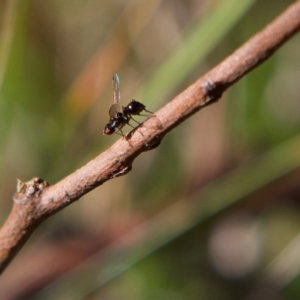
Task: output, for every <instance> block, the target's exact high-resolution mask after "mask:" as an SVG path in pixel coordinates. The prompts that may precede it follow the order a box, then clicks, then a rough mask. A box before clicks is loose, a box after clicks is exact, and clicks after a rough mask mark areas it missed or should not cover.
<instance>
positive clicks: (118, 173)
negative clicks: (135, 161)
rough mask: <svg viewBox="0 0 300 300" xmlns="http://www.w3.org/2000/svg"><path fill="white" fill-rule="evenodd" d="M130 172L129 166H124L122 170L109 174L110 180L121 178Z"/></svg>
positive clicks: (130, 167)
mask: <svg viewBox="0 0 300 300" xmlns="http://www.w3.org/2000/svg"><path fill="white" fill-rule="evenodd" d="M131 170H132V166H131V165H128V166H125V167H123V169H121V170H117V171H115V172H113V173H112V174H111V178H116V177H119V176H123V175H125V174H127V173H128V172H130V171H131Z"/></svg>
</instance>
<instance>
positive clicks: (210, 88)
mask: <svg viewBox="0 0 300 300" xmlns="http://www.w3.org/2000/svg"><path fill="white" fill-rule="evenodd" d="M201 89H202V91H203V94H204V96H205V101H204V103H203V104H202V106H204V105H208V104H212V103H214V102H216V101H217V100H219V99H220V98H221V96H222V94H223V92H224V85H221V84H217V83H215V82H213V81H212V80H211V79H210V78H208V79H205V80H204V82H203V84H202V85H201Z"/></svg>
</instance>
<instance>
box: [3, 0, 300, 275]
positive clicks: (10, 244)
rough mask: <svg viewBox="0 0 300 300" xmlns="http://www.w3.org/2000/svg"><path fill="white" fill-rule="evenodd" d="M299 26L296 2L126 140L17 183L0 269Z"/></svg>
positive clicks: (120, 173) (4, 233)
mask: <svg viewBox="0 0 300 300" xmlns="http://www.w3.org/2000/svg"><path fill="white" fill-rule="evenodd" d="M299 28H300V1H297V2H295V3H294V4H293V5H291V6H290V7H289V8H287V9H286V10H285V11H284V12H283V13H282V14H281V15H280V16H279V17H277V18H276V19H275V20H274V21H273V22H272V23H270V24H269V25H268V26H267V27H266V28H265V29H263V30H262V31H261V32H259V33H258V34H256V35H255V36H254V37H252V38H251V39H250V40H248V41H247V42H246V43H245V44H244V45H243V46H242V47H240V48H239V49H238V50H237V51H235V52H234V53H233V54H232V55H230V56H229V57H228V58H226V59H225V60H224V61H223V62H221V63H220V64H219V65H218V66H216V67H215V68H214V69H212V70H211V71H209V72H208V73H207V74H205V75H204V76H203V77H201V78H200V79H199V80H197V81H196V82H195V83H194V84H193V85H191V86H190V87H188V88H187V89H186V90H185V91H184V92H182V93H181V94H180V95H178V96H177V97H176V98H175V99H173V100H172V101H171V102H169V103H168V104H167V105H165V106H164V107H163V108H162V109H160V110H159V111H157V112H156V113H155V114H154V115H153V116H151V117H150V118H149V119H148V120H146V121H145V122H144V123H143V124H142V125H141V126H139V127H138V129H137V130H133V131H132V132H131V133H130V134H129V135H128V136H127V138H126V139H125V138H121V139H120V140H118V141H117V142H116V143H115V144H114V145H112V146H111V147H110V148H109V149H107V150H106V151H105V152H103V153H101V154H100V155H99V156H98V157H96V158H95V159H94V160H92V161H90V162H89V163H88V164H86V165H85V166H83V167H82V168H80V169H78V170H77V171H75V172H74V173H72V174H70V175H69V176H67V177H65V178H64V179H62V180H61V181H60V182H58V183H56V184H55V185H52V186H49V185H48V183H47V182H45V181H43V180H41V179H39V178H34V179H32V180H31V181H29V182H27V183H22V182H19V184H18V188H17V192H16V193H15V195H14V197H13V200H14V204H13V208H12V211H11V213H10V215H9V217H8V219H7V220H6V222H5V223H4V225H3V226H2V228H1V230H0V272H3V270H4V269H5V268H6V267H7V265H8V264H9V262H10V261H11V260H12V259H13V257H14V256H15V255H16V254H17V253H18V251H19V250H20V249H21V248H22V246H23V245H24V243H25V242H26V241H27V240H28V238H29V237H30V235H31V234H32V233H33V231H34V230H35V228H36V227H38V225H39V224H40V223H41V222H43V221H44V220H45V219H47V218H48V217H49V216H51V215H53V214H55V213H56V212H58V211H59V210H61V209H63V208H64V207H66V206H68V205H70V204H71V203H73V202H74V201H76V200H78V199H79V198H80V197H81V196H83V195H84V194H86V193H88V192H89V191H90V190H92V189H94V188H96V187H97V186H99V185H101V184H103V183H104V182H105V181H107V180H109V179H112V178H115V177H117V176H121V175H124V174H126V173H128V172H129V171H130V170H131V165H132V162H133V160H134V159H135V158H136V157H137V156H138V155H140V154H141V153H142V152H144V151H148V150H151V149H154V148H155V147H156V146H158V145H159V143H160V141H161V140H162V138H163V137H164V136H165V134H167V133H168V132H169V131H170V130H172V128H174V127H175V126H177V125H179V124H180V123H181V122H183V121H184V120H185V119H186V118H188V117H189V116H191V115H193V114H195V113H196V112H197V111H199V110H200V109H201V108H202V107H204V106H206V105H208V104H210V103H212V102H214V101H216V100H218V99H219V98H220V97H221V95H222V93H223V92H224V91H225V90H226V89H227V88H228V87H229V86H231V85H232V84H233V83H234V82H236V81H237V80H239V79H240V78H241V77H242V76H244V75H245V74H246V73H247V72H249V71H250V70H252V69H253V68H254V67H257V66H258V65H259V64H260V63H262V62H263V61H264V60H266V59H267V58H268V57H270V55H271V54H272V53H274V52H275V51H276V50H277V49H278V47H279V46H280V45H282V44H283V43H284V42H285V41H286V40H287V39H288V38H289V37H291V36H292V35H293V34H294V33H295V32H296V31H297V30H298V29H299Z"/></svg>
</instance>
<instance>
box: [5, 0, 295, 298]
mask: <svg viewBox="0 0 300 300" xmlns="http://www.w3.org/2000/svg"><path fill="white" fill-rule="evenodd" d="M291 3H293V1H288V0H265V1H255V0H244V1H239V0H222V1H221V0H214V1H212V0H210V1H208V0H184V1H182V0H152V1H146V0H131V1H128V0H127V1H122V0H101V1H100V0H72V1H71V0H63V1H61V0H52V1H42V0H22V1H17V0H7V1H1V2H0V21H1V22H0V26H1V28H0V154H1V155H0V164H1V168H0V176H1V180H0V186H1V188H0V199H1V200H0V201H1V210H0V218H1V222H2V223H3V222H4V221H5V219H6V218H7V216H8V214H9V212H10V209H11V207H12V200H11V198H12V195H13V193H14V192H15V186H16V179H17V178H20V179H21V180H23V181H27V180H29V179H31V178H32V177H36V176H39V177H42V178H43V179H46V180H47V181H49V182H50V183H52V184H54V183H56V182H57V181H59V180H60V179H62V178H63V177H64V176H66V175H68V174H69V173H71V172H73V171H75V170H76V169H77V168H79V167H81V166H82V165H84V164H86V163H87V162H88V161H89V160H91V159H93V158H94V157H95V156H97V155H98V154H99V153H101V152H102V151H104V150H105V149H107V148H108V147H109V146H110V145H112V144H113V143H114V141H116V140H117V139H118V138H120V137H119V136H117V135H114V136H103V135H102V130H103V127H104V125H105V124H106V123H107V122H108V110H109V107H110V105H111V104H112V88H111V78H112V74H113V72H117V73H118V74H119V76H120V79H121V95H122V103H123V105H125V104H127V103H128V102H129V101H130V100H131V99H132V98H134V99H136V100H138V101H141V102H143V103H144V104H145V105H146V107H147V108H148V109H149V110H151V111H155V110H156V109H158V108H160V107H162V106H163V105H164V104H165V103H167V102H168V101H170V100H171V99H172V98H173V97H174V96H175V95H177V94H178V93H180V92H181V91H182V90H184V89H185V88H186V87H188V86H189V85H190V84H191V83H193V82H194V81H195V80H196V79H197V78H199V77H200V76H201V75H203V74H204V73H205V72H206V71H208V70H209V69H210V68H212V67H214V66H215V65H216V64H217V63H218V62H220V61H221V60H222V59H224V58H225V57H226V56H227V55H229V54H230V53H232V52H233V51H234V50H235V49H236V48H237V47H239V46H240V45H241V44H243V43H244V42H245V41H246V40H247V39H248V38H249V37H251V36H252V35H253V34H255V33H256V32H258V31H259V30H261V29H262V28H263V27H264V26H266V25H267V24H268V23H269V22H270V21H271V20H272V19H274V18H275V17H276V16H277V15H278V14H279V13H280V12H282V11H283V10H284V9H285V8H286V7H287V6H288V5H290V4H291ZM299 49H300V36H299V35H296V36H294V37H293V38H292V39H291V40H289V41H288V42H287V43H286V44H285V45H284V46H283V47H282V48H281V49H279V50H278V51H277V52H276V53H275V55H273V57H272V58H271V59H269V60H268V61H267V62H265V63H264V64H263V65H261V66H260V67H259V68H257V69H256V70H254V71H252V72H251V73H250V74H248V75H247V76H246V77H245V78H243V79H242V80H240V81H239V82H238V83H237V84H235V85H234V86H233V87H231V88H230V89H229V90H228V91H227V92H226V93H225V94H224V95H223V97H222V99H221V100H220V101H219V102H218V103H215V104H213V105H211V106H209V107H207V108H204V109H203V110H201V111H200V112H199V113H197V114H196V115H194V116H193V117H191V118H190V119H189V120H187V121H186V122H184V124H181V125H180V126H179V127H178V128H176V129H174V130H173V131H172V132H171V133H169V134H168V136H166V138H165V139H164V140H163V142H162V144H161V145H160V147H158V148H157V149H155V150H153V151H150V152H147V153H143V154H142V155H141V156H140V157H138V158H137V159H136V160H135V162H134V164H133V170H132V171H131V172H130V173H129V174H128V175H126V176H124V177H120V178H117V179H114V180H111V181H109V182H106V183H105V184H104V185H103V186H100V187H99V188H97V189H95V190H94V191H92V192H90V193H89V194H88V195H86V196H84V197H83V198H82V199H80V200H79V201H78V202H76V203H74V204H73V205H71V206H70V207H67V208H66V209H64V210H63V211H61V212H60V213H58V214H56V215H55V216H53V217H51V218H50V219H49V220H47V221H46V222H45V223H44V224H42V226H40V228H39V229H38V230H37V231H36V232H35V234H34V235H33V236H32V237H31V239H30V240H29V241H28V243H27V244H26V245H25V247H24V248H23V249H22V251H21V252H20V253H19V254H18V256H17V257H16V259H15V260H14V261H13V262H12V263H11V265H10V266H9V267H8V269H7V270H6V271H5V272H4V274H3V275H2V276H1V281H0V294H1V299H10V300H12V299H64V300H65V299H108V300H111V299H164V300H165V299H172V300H181V299H192V300H193V299H208V300H209V299H212V300H215V299H222V300H225V299H247V300H252V299H255V300H257V299H299V297H300V278H299V270H300V234H299V233H300V232H299V229H300V207H299V197H300V184H299V182H300V168H299V166H300V151H299V149H300V101H299V100H300V96H299V95H300V84H299V78H300V67H299V66H300V62H299V61H300V51H299ZM139 120H140V121H143V120H144V117H139ZM129 130H130V128H126V129H124V131H125V132H128V131H129Z"/></svg>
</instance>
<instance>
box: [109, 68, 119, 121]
mask: <svg viewBox="0 0 300 300" xmlns="http://www.w3.org/2000/svg"><path fill="white" fill-rule="evenodd" d="M112 87H113V96H114V104H113V105H112V106H111V107H110V109H109V116H110V117H111V118H116V117H117V114H118V112H119V111H120V99H121V93H120V79H119V76H118V74H117V73H114V75H113V78H112Z"/></svg>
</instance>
